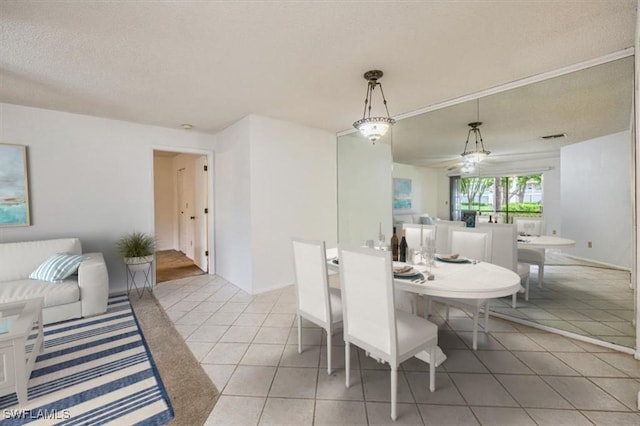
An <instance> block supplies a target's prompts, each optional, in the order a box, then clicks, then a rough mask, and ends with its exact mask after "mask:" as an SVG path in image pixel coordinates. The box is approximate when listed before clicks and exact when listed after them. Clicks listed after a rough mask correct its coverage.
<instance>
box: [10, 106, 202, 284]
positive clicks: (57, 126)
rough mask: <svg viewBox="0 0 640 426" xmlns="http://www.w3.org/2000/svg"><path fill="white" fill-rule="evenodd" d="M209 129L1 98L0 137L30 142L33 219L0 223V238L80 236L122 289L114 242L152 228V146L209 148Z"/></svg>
mask: <svg viewBox="0 0 640 426" xmlns="http://www.w3.org/2000/svg"><path fill="white" fill-rule="evenodd" d="M214 139H215V137H214V136H212V135H206V134H202V133H198V132H194V131H189V132H187V131H184V130H177V129H176V130H174V129H168V128H162V127H155V126H146V125H142V124H135V123H129V122H124V121H116V120H109V119H104V118H96V117H89V116H83V115H78V114H70V113H64V112H58V111H50V110H44V109H36V108H29V107H22V106H16V105H10V104H3V103H0V140H1V141H2V142H5V143H14V144H21V145H27V146H28V156H29V187H30V194H29V195H30V202H31V215H32V216H31V219H32V226H29V227H20V228H0V242H13V241H28V240H37V239H42V238H58V237H79V238H80V239H81V241H82V248H83V250H84V251H99V252H102V253H103V254H104V256H105V258H106V261H107V268H108V270H109V279H110V290H111V291H112V292H114V291H122V290H124V289H125V274H124V264H123V263H122V260H121V259H120V257H119V256H118V255H117V254H116V253H115V250H114V244H115V242H116V241H117V240H118V238H120V237H121V236H122V235H123V234H125V233H128V232H132V231H142V232H150V233H151V232H153V231H154V213H153V212H154V206H153V203H154V201H153V197H154V193H153V148H152V147H162V146H167V147H184V148H193V149H204V150H212V148H213V141H214Z"/></svg>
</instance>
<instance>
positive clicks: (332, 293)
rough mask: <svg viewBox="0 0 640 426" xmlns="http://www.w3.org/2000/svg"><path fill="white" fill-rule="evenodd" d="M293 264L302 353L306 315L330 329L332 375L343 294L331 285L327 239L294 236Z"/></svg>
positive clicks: (328, 351) (328, 353) (328, 359)
mask: <svg viewBox="0 0 640 426" xmlns="http://www.w3.org/2000/svg"><path fill="white" fill-rule="evenodd" d="M292 245H293V263H294V269H295V278H296V293H297V299H296V301H297V313H298V315H297V317H298V353H302V318H305V319H307V320H308V321H311V322H312V323H314V324H316V325H318V326H319V327H322V328H323V329H324V330H325V331H326V332H327V373H328V374H331V336H333V333H334V332H335V330H337V329H340V328H342V297H341V294H340V289H339V288H331V287H329V278H328V274H327V257H326V249H325V244H324V241H313V240H305V239H299V238H294V239H292Z"/></svg>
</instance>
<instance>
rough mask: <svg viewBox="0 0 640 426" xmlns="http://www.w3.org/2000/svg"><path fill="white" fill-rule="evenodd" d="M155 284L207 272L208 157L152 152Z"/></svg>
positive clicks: (208, 267) (205, 155) (159, 151)
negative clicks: (155, 242)
mask: <svg viewBox="0 0 640 426" xmlns="http://www.w3.org/2000/svg"><path fill="white" fill-rule="evenodd" d="M153 162H154V163H153V164H154V167H153V170H154V222H155V223H154V224H155V236H156V239H157V245H158V247H157V249H158V251H157V258H156V282H164V281H170V280H175V279H180V278H184V277H190V276H194V275H202V274H206V273H208V272H210V266H209V217H208V215H209V196H208V194H209V170H208V155H207V154H204V153H202V154H199V153H187V152H177V151H175V152H174V151H164V150H154V152H153Z"/></svg>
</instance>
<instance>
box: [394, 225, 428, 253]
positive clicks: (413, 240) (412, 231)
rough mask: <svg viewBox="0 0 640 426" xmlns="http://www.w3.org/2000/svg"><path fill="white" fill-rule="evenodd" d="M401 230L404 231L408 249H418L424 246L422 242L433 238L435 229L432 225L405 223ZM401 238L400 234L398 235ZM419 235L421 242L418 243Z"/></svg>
mask: <svg viewBox="0 0 640 426" xmlns="http://www.w3.org/2000/svg"><path fill="white" fill-rule="evenodd" d="M402 229H403V230H404V231H405V238H406V240H407V245H408V246H409V248H413V249H418V248H420V246H421V245H423V244H424V240H425V239H428V238H434V237H435V234H436V227H435V226H434V225H420V224H415V223H405V224H403V225H402ZM400 235H401V236H402V234H400ZM420 235H422V241H420Z"/></svg>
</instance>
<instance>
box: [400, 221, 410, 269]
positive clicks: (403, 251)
mask: <svg viewBox="0 0 640 426" xmlns="http://www.w3.org/2000/svg"><path fill="white" fill-rule="evenodd" d="M405 233H406V232H405V230H404V229H403V230H402V240H401V241H400V256H399V260H400V262H406V261H407V248H408V246H407V239H406V238H405Z"/></svg>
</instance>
